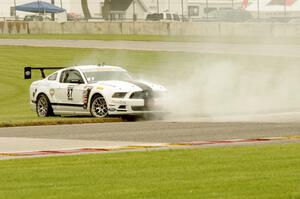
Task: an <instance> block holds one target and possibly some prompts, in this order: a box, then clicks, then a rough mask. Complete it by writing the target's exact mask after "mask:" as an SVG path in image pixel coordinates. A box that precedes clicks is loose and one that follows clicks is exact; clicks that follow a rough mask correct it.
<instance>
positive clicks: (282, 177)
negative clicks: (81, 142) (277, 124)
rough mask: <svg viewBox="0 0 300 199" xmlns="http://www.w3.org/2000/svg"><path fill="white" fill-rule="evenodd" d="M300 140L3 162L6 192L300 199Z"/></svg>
mask: <svg viewBox="0 0 300 199" xmlns="http://www.w3.org/2000/svg"><path fill="white" fill-rule="evenodd" d="M299 151H300V145H299V144H289V145H261V146H251V147H229V148H208V149H193V150H170V151H151V152H137V153H120V154H104V155H103V154H102V155H82V156H68V157H50V158H38V159H17V160H4V161H1V162H0V175H1V186H0V198H3V199H17V198H31V199H35V198H45V199H47V198H51V199H55V198H65V199H68V198H89V199H93V198H114V199H116V198H122V199H126V198H130V199H134V198H172V199H176V198H178V199H182V198H197V199H198V198H205V199H253V198H255V199H299V197H300V172H299V171H300V159H299V155H300V154H299Z"/></svg>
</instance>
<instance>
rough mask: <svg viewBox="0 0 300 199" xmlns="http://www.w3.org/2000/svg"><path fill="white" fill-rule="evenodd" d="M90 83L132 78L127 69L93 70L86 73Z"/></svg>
mask: <svg viewBox="0 0 300 199" xmlns="http://www.w3.org/2000/svg"><path fill="white" fill-rule="evenodd" d="M84 75H85V77H86V79H87V82H88V83H90V84H91V83H95V82H98V81H107V80H131V77H130V75H129V74H128V73H127V72H125V71H93V72H85V73H84Z"/></svg>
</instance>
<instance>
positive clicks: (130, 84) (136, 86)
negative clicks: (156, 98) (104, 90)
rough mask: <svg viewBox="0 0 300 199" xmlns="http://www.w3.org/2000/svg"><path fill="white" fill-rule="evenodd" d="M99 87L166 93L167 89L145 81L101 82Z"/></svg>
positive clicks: (98, 84)
mask: <svg viewBox="0 0 300 199" xmlns="http://www.w3.org/2000/svg"><path fill="white" fill-rule="evenodd" d="M97 86H100V87H111V88H113V89H115V90H116V91H126V92H130V91H143V90H154V91H165V90H166V89H165V87H163V86H161V85H158V84H153V83H150V82H145V81H136V80H126V81H120V80H109V81H100V82H98V83H97Z"/></svg>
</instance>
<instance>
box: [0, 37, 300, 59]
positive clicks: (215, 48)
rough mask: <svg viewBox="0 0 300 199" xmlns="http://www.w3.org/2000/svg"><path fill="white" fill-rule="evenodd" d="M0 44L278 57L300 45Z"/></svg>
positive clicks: (298, 52) (299, 50) (298, 51)
mask: <svg viewBox="0 0 300 199" xmlns="http://www.w3.org/2000/svg"><path fill="white" fill-rule="evenodd" d="M0 45H15V46H20V45H22V46H36V47H70V48H96V49H127V50H145V51H170V52H198V53H216V54H242V55H266V56H276V57H281V56H284V57H300V45H270V44H265V45H261V44H230V43H205V42H144V41H91V40H84V41H83V40H35V39H32V40H31V39H29V40H27V39H0Z"/></svg>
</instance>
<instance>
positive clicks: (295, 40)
mask: <svg viewBox="0 0 300 199" xmlns="http://www.w3.org/2000/svg"><path fill="white" fill-rule="evenodd" d="M0 39H59V40H103V41H118V40H122V41H163V42H213V43H216V42H217V43H246V44H247V43H248V44H252V43H254V44H257V43H259V44H262V43H266V44H300V38H294V37H293V38H286V37H282V38H281V37H276V38H272V37H259V38H258V37H201V36H190V35H189V36H175V35H112V34H111V35H105V34H104V35H100V34H30V35H28V34H18V35H14V34H12V35H9V34H0Z"/></svg>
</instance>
